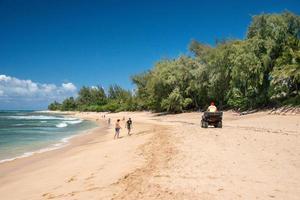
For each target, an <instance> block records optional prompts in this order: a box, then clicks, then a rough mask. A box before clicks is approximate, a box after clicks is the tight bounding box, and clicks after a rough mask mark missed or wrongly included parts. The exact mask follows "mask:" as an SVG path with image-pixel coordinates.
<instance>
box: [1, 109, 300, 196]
mask: <svg viewBox="0 0 300 200" xmlns="http://www.w3.org/2000/svg"><path fill="white" fill-rule="evenodd" d="M70 114H72V115H75V116H76V117H79V118H83V119H88V120H93V121H96V122H97V123H99V127H98V128H95V129H92V130H90V131H88V133H85V134H83V135H81V136H79V137H75V138H73V139H72V140H71V142H70V145H68V146H67V147H64V148H61V149H58V150H53V151H49V152H45V153H40V154H35V155H33V156H30V157H27V158H22V159H17V160H14V161H11V162H5V163H2V164H0V197H1V199H3V200H29V199H30V200H44V199H63V200H65V199H66V200H69V199H70V200H75V199H76V200H83V199H89V200H94V199H95V200H96V199H97V200H99V199H128V200H129V199H130V200H132V199H205V200H210V199H212V200H214V199H220V200H221V199H251V200H252V199H295V200H296V199H299V196H300V189H299V188H300V115H299V114H292V113H290V114H285V115H278V114H270V112H269V111H265V112H257V113H253V114H249V115H242V116H240V115H238V114H236V113H234V112H230V111H228V112H225V113H224V121H223V128H222V129H216V128H207V129H203V128H201V127H200V123H199V122H200V117H201V113H183V114H177V115H158V114H153V113H150V112H122V113H114V114H106V117H105V118H103V117H102V115H103V113H70ZM123 117H125V118H126V119H127V118H128V117H131V118H132V119H133V131H132V135H131V136H128V135H127V132H126V129H125V127H124V125H125V121H122V123H121V126H122V127H123V129H122V130H121V138H120V139H117V140H114V139H113V134H114V129H113V128H114V127H113V124H114V122H115V121H116V119H117V118H120V119H122V118H123ZM108 118H111V119H112V120H111V121H112V124H111V125H110V126H109V125H108V124H107V119H108Z"/></svg>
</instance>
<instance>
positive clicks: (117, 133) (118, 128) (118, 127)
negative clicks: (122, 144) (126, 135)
mask: <svg viewBox="0 0 300 200" xmlns="http://www.w3.org/2000/svg"><path fill="white" fill-rule="evenodd" d="M120 129H121V126H120V119H118V120H117V122H116V126H115V136H114V139H116V137H117V138H120V137H119V134H120Z"/></svg>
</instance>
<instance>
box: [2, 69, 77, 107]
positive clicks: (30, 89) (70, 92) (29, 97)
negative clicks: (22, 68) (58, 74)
mask: <svg viewBox="0 0 300 200" xmlns="http://www.w3.org/2000/svg"><path fill="white" fill-rule="evenodd" d="M76 91H77V88H76V86H75V85H74V84H73V83H62V84H61V85H60V86H57V85H55V84H45V83H36V82H33V81H31V80H21V79H18V78H15V77H10V76H6V75H0V103H1V102H2V103H3V102H14V103H20V104H21V103H22V102H25V101H26V102H28V101H29V102H30V101H31V102H32V104H33V105H34V103H35V102H45V103H44V104H45V106H47V104H48V103H49V102H51V101H54V100H57V101H61V100H63V99H64V98H66V97H70V96H74V95H76Z"/></svg>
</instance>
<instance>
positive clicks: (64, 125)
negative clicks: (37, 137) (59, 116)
mask: <svg viewBox="0 0 300 200" xmlns="http://www.w3.org/2000/svg"><path fill="white" fill-rule="evenodd" d="M67 126H68V124H67V123H65V122H61V123H59V124H57V125H56V127H57V128H64V127H67Z"/></svg>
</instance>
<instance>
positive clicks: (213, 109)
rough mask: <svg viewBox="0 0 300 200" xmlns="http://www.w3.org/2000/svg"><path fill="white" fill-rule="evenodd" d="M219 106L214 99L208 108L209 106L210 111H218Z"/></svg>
mask: <svg viewBox="0 0 300 200" xmlns="http://www.w3.org/2000/svg"><path fill="white" fill-rule="evenodd" d="M217 110H218V109H217V107H216V106H215V103H214V102H213V101H212V102H211V103H210V106H208V108H207V111H208V112H217Z"/></svg>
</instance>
